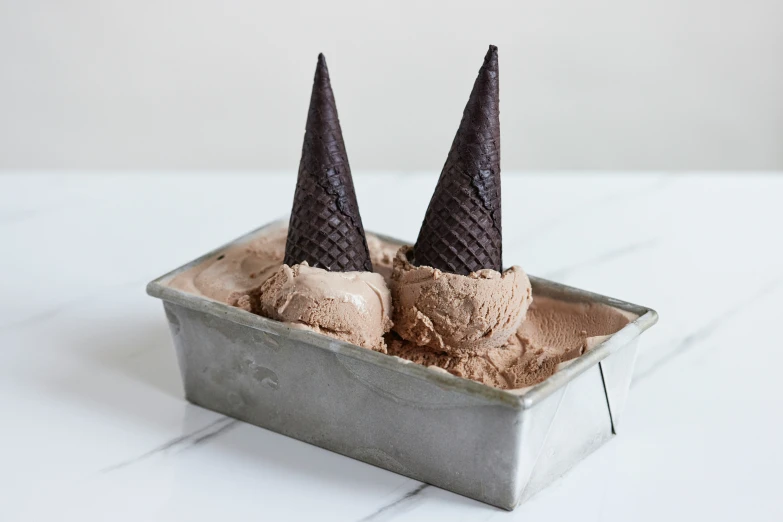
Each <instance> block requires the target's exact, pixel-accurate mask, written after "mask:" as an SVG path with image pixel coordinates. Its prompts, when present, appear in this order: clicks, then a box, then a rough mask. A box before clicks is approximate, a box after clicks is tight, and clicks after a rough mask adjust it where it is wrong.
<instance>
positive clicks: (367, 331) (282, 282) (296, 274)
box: [250, 263, 392, 353]
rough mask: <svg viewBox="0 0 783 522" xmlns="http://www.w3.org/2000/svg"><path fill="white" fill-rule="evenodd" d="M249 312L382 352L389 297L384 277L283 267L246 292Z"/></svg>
mask: <svg viewBox="0 0 783 522" xmlns="http://www.w3.org/2000/svg"><path fill="white" fill-rule="evenodd" d="M250 307H251V311H253V312H256V313H259V314H261V315H264V316H266V317H269V318H271V319H275V320H278V321H282V322H285V323H289V324H291V325H294V326H299V327H305V328H309V329H311V330H314V331H316V332H319V333H323V334H326V335H330V336H332V337H336V338H337V339H341V340H343V341H347V342H349V343H353V344H356V345H359V346H363V347H365V348H369V349H371V350H376V351H380V352H383V353H386V343H385V342H384V339H383V335H384V334H385V333H386V332H388V331H389V329H390V328H391V326H392V321H391V310H392V300H391V294H390V293H389V289H388V288H387V287H386V283H385V281H384V279H383V276H381V275H380V274H376V273H373V272H329V271H327V270H324V269H323V268H315V267H311V266H308V265H307V263H302V264H298V265H294V266H288V265H282V266H281V267H280V268H279V269H278V270H277V271H276V272H275V273H274V274H273V275H272V276H271V277H270V278H269V279H267V280H266V281H265V282H264V284H263V285H261V288H259V289H258V290H257V291H256V292H254V293H253V294H251V296H250Z"/></svg>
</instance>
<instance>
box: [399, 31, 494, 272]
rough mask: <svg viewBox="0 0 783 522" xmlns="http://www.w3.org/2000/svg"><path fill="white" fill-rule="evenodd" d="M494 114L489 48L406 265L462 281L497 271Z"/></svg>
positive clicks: (492, 78) (491, 49) (492, 70)
mask: <svg viewBox="0 0 783 522" xmlns="http://www.w3.org/2000/svg"><path fill="white" fill-rule="evenodd" d="M500 213H501V205H500V111H499V78H498V52H497V47H495V46H494V45H493V46H490V48H489V51H488V52H487V55H486V56H485V57H484V64H483V65H482V66H481V69H480V70H479V74H478V77H477V78H476V82H475V83H474V84H473V90H472V91H471V93H470V98H469V99H468V103H467V105H466V106H465V111H464V112H463V115H462V121H461V122H460V125H459V129H458V130H457V134H456V136H454V142H453V143H452V144H451V150H450V151H449V155H448V158H447V159H446V163H445V165H444V166H443V170H442V171H441V174H440V178H439V179H438V185H437V186H436V187H435V192H434V193H433V195H432V199H431V200H430V204H429V207H428V208H427V213H426V214H425V216H424V222H423V223H422V225H421V229H420V230H419V237H418V239H417V240H416V245H415V247H414V252H413V259H412V261H413V262H414V263H415V264H416V265H426V266H431V267H433V268H437V269H439V270H442V271H444V272H450V273H454V274H462V275H467V274H470V273H471V272H475V271H477V270H481V269H485V268H490V269H493V270H497V271H501V269H502V262H503V236H502V227H501V219H500Z"/></svg>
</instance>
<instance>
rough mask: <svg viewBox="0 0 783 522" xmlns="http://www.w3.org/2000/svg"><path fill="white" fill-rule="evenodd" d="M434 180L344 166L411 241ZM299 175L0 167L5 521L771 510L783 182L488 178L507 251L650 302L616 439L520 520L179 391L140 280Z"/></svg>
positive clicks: (246, 222)
mask: <svg viewBox="0 0 783 522" xmlns="http://www.w3.org/2000/svg"><path fill="white" fill-rule="evenodd" d="M436 177H437V176H436V175H435V174H392V173H388V174H368V175H357V176H356V189H357V193H358V197H359V203H360V207H361V210H362V214H363V219H364V223H365V227H366V228H367V229H368V230H372V231H378V232H383V233H388V234H391V235H395V236H398V237H401V238H409V239H413V238H415V235H416V232H417V230H418V225H419V224H420V222H421V218H422V216H423V213H424V210H425V208H426V204H427V201H428V199H429V195H430V193H431V190H432V188H433V187H434V185H435V181H436ZM293 189H294V177H293V175H291V174H289V175H259V174H223V175H215V174H212V175H208V174H186V173H180V174H164V173H144V174H135V173H126V174H111V173H102V174H76V173H70V174H68V173H63V174H41V173H39V174H21V173H6V174H3V175H0V244H2V248H0V414H1V415H2V417H1V418H2V419H3V420H2V429H0V469H1V470H2V472H0V520H3V521H5V520H49V519H57V520H71V519H73V520H126V519H127V520H183V521H184V520H187V521H192V520H215V519H218V518H219V519H220V520H251V519H252V520H313V519H317V520H323V521H329V520H336V521H349V522H353V521H356V522H358V521H361V520H365V521H366V520H373V521H382V520H427V521H431V520H440V519H449V520H450V521H460V520H477V521H483V520H497V521H502V520H542V519H543V520H566V519H570V520H574V519H577V518H578V520H580V521H582V522H587V521H593V520H595V521H598V520H601V521H627V520H635V521H643V520H651V521H653V520H655V521H658V520H662V519H667V520H690V519H694V520H702V519H708V520H736V519H742V520H781V519H783V507H781V504H780V502H779V501H778V500H777V498H778V493H779V491H778V490H779V489H780V488H779V486H780V470H781V469H783V450H781V447H783V445H781V441H782V440H783V416H782V415H781V412H783V379H781V377H780V374H779V368H780V367H781V365H782V364H783V350H781V346H783V342H782V341H781V339H780V336H779V335H778V332H777V326H778V323H779V321H780V316H781V311H783V307H781V305H780V303H781V300H783V270H782V268H783V239H781V237H782V236H781V232H780V227H781V225H783V205H781V201H783V176H774V175H753V174H742V173H737V174H734V175H727V174H723V175H710V174H693V175H668V174H663V173H662V174H640V175H598V174H594V175H589V174H579V175H564V174H547V175H543V174H542V175H524V176H521V175H520V176H516V175H513V174H505V177H504V186H503V192H504V216H503V219H504V236H505V245H504V246H505V260H506V264H510V263H518V264H520V265H522V266H523V267H524V268H525V269H526V270H527V271H528V272H530V273H532V274H536V275H541V276H545V277H549V278H552V279H555V280H558V281H561V282H564V283H567V284H570V285H574V286H579V287H583V288H586V289H589V290H594V291H597V292H600V293H603V294H607V295H610V296H614V297H618V298H621V299H624V300H627V301H631V302H635V303H639V304H643V305H647V306H651V307H653V308H655V309H657V310H658V312H659V313H660V316H661V319H660V322H659V324H658V325H657V326H655V327H654V328H653V329H652V330H651V331H650V332H648V333H647V334H645V336H644V338H643V345H642V351H641V353H640V356H639V360H638V364H637V371H636V375H635V380H634V383H633V387H632V391H631V394H630V398H629V403H628V407H627V411H626V415H625V417H624V419H623V425H622V430H621V433H620V436H619V437H617V438H615V439H614V440H613V441H612V442H610V443H609V444H608V445H606V446H604V447H603V448H601V449H600V450H599V451H597V452H596V453H595V454H593V455H592V456H590V457H589V458H588V459H586V460H585V461H584V462H582V463H581V464H580V465H579V466H577V467H576V468H575V469H573V470H572V471H571V472H569V473H568V474H567V475H566V476H564V477H563V478H562V479H560V480H559V481H558V482H556V483H555V484H554V485H552V486H551V487H549V488H547V489H546V490H545V491H543V492H541V493H540V494H538V495H537V496H536V497H534V498H533V499H532V500H530V501H529V502H528V503H526V504H524V505H522V506H521V507H519V508H517V510H516V511H514V512H513V513H507V512H504V511H501V510H498V509H496V508H492V507H489V506H486V505H483V504H481V503H478V502H475V501H472V500H469V499H466V498H463V497H460V496H458V495H455V494H452V493H449V492H446V491H443V490H441V489H438V488H435V487H431V486H425V485H423V484H421V483H419V482H417V481H414V480H411V479H407V478H405V477H401V476H399V475H396V474H394V473H390V472H388V471H384V470H381V469H378V468H375V467H372V466H369V465H366V464H363V463H361V462H358V461H354V460H351V459H348V458H345V457H342V456H340V455H336V454H333V453H330V452H328V451H325V450H322V449H320V448H316V447H314V446H310V445H308V444H304V443H301V442H298V441H296V440H292V439H289V438H287V437H283V436H280V435H277V434H275V433H272V432H269V431H266V430H263V429H260V428H257V427H254V426H250V425H247V424H244V423H241V422H238V421H234V420H232V419H229V418H226V417H223V416H221V415H218V414H215V413H212V412H210V411H207V410H203V409H201V408H198V407H196V406H192V405H189V404H188V403H187V402H185V401H184V399H183V394H182V388H181V383H180V377H179V371H178V369H177V365H176V360H175V356H174V350H173V349H172V347H171V343H170V340H169V333H168V329H167V327H166V323H165V319H164V316H163V314H162V313H161V312H162V311H161V306H160V303H159V302H157V301H156V300H154V299H151V298H149V297H148V296H146V294H145V293H144V286H145V284H146V282H147V281H149V280H151V279H153V278H154V277H156V276H158V275H160V274H161V273H163V272H165V271H168V270H169V269H171V268H174V267H176V266H179V265H180V264H182V263H184V262H186V261H188V260H190V259H192V258H194V257H196V256H198V255H200V254H202V253H203V252H205V251H207V250H208V249H211V248H213V247H215V246H217V245H219V244H221V243H223V242H226V241H228V240H230V239H232V238H234V237H236V236H238V235H240V234H242V233H244V232H245V231H247V230H249V229H251V228H255V227H256V226H258V225H260V224H263V223H265V222H267V221H270V220H272V219H275V218H277V217H280V216H281V215H284V214H285V213H286V212H287V211H288V210H289V205H290V201H291V199H292V196H293ZM400 209H402V210H400Z"/></svg>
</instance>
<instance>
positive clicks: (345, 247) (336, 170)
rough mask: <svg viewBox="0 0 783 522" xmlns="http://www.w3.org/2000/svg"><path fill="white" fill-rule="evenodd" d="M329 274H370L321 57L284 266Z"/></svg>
mask: <svg viewBox="0 0 783 522" xmlns="http://www.w3.org/2000/svg"><path fill="white" fill-rule="evenodd" d="M302 262H307V263H309V264H310V266H313V267H318V268H326V269H327V270H333V271H339V272H347V271H368V272H369V271H371V270H372V263H371V262H370V254H369V251H368V249H367V239H366V238H365V236H364V226H363V225H362V218H361V216H360V215H359V205H358V203H357V202H356V193H355V191H354V187H353V179H352V178H351V167H350V166H349V164H348V154H347V152H346V150H345V143H344V142H343V133H342V129H341V128H340V120H339V118H338V117H337V105H336V103H335V101H334V94H333V93H332V85H331V82H330V79H329V70H328V69H327V67H326V59H325V58H324V56H323V55H322V54H321V55H319V56H318V65H317V67H316V71H315V78H314V80H313V92H312V96H311V98H310V108H309V110H308V112H307V125H306V127H305V137H304V144H303V145H302V159H301V162H300V164H299V174H298V177H297V181H296V191H295V193H294V203H293V206H292V210H291V220H290V223H289V228H288V241H287V242H286V252H285V263H286V264H287V265H289V266H293V265H296V264H299V263H302Z"/></svg>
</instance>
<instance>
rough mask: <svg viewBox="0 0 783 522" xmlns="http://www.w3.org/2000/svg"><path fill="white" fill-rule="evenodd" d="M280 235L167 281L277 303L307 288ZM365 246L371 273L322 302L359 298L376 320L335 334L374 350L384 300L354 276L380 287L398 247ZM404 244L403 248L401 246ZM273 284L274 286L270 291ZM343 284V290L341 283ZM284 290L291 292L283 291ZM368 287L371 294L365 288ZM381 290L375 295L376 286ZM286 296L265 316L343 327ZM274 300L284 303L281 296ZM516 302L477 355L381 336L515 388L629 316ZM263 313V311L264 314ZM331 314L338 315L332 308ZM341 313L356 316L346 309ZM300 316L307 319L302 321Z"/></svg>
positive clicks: (422, 358) (417, 356) (418, 359)
mask: <svg viewBox="0 0 783 522" xmlns="http://www.w3.org/2000/svg"><path fill="white" fill-rule="evenodd" d="M286 234H287V229H286V227H284V226H280V227H276V228H271V229H266V230H265V231H263V232H261V233H259V234H257V235H255V236H253V237H250V238H249V239H248V240H247V241H245V242H243V243H241V244H238V245H232V246H229V247H228V248H225V249H223V250H222V251H221V252H219V253H217V254H215V255H214V256H212V257H210V258H209V259H206V260H204V261H202V262H201V263H200V264H198V265H196V266H195V267H192V268H190V269H188V270H186V271H184V272H181V273H179V274H177V275H176V276H175V277H174V278H173V279H172V280H171V281H170V282H169V283H168V285H169V286H170V287H172V288H177V289H179V290H183V291H185V292H190V293H193V294H196V295H201V296H203V297H206V298H209V299H214V300H216V301H220V302H223V303H227V304H230V305H233V306H239V307H241V308H244V309H246V310H248V311H251V312H254V313H260V312H261V309H260V307H261V306H263V305H262V301H263V302H266V303H270V304H272V302H273V298H272V296H277V298H274V301H275V302H279V298H280V296H281V294H284V295H291V294H296V293H297V292H298V291H300V289H301V288H307V287H309V285H310V283H305V284H303V285H300V284H299V281H296V280H297V279H300V278H297V277H294V278H293V281H288V275H287V272H288V270H290V271H291V272H293V271H294V268H290V267H286V265H283V252H284V251H285V241H286ZM367 244H368V246H369V249H370V259H371V261H372V264H373V267H374V268H375V270H376V273H375V274H372V273H366V272H359V273H358V274H361V276H360V277H359V279H360V280H357V281H352V282H351V281H348V289H349V290H350V291H348V292H346V294H343V295H342V296H337V297H336V301H337V302H333V303H331V304H329V305H328V306H329V307H330V308H331V309H334V310H336V309H338V308H339V307H340V305H341V303H345V302H346V301H347V300H352V301H354V302H359V301H361V300H364V301H365V302H366V303H368V304H369V306H368V310H374V312H373V313H372V314H371V315H372V317H375V318H376V319H375V320H373V323H372V324H373V326H371V327H364V328H362V329H361V331H362V332H364V333H363V334H362V335H359V336H356V337H355V338H356V339H357V340H361V339H362V338H363V339H366V340H367V341H368V342H367V343H366V344H365V343H362V342H357V341H355V340H352V339H348V338H346V337H340V338H342V339H344V340H347V341H349V342H353V343H354V344H358V345H360V346H365V347H367V348H371V349H376V350H377V349H378V347H379V346H380V344H379V343H378V342H377V341H376V342H373V339H374V338H375V335H376V333H377V332H378V331H379V329H381V327H380V326H379V325H381V324H383V323H385V321H384V320H383V319H382V318H381V312H380V306H381V305H383V306H384V307H385V306H386V303H388V301H387V300H386V299H384V298H382V297H379V296H378V294H374V290H372V289H371V288H370V287H369V285H367V284H366V283H365V281H363V280H361V279H363V278H365V277H367V276H375V279H374V280H373V279H369V280H368V281H369V282H370V283H371V284H373V285H374V286H376V283H377V287H380V282H381V281H382V280H383V279H382V277H381V275H383V274H384V273H389V266H390V260H391V252H399V251H400V245H399V244H397V243H392V242H388V241H384V240H382V239H380V238H378V237H377V236H374V235H372V234H367ZM406 250H407V249H406V248H404V247H403V249H402V251H403V252H404V251H406ZM395 257H397V255H395ZM296 266H299V267H300V268H299V271H300V274H301V267H303V266H304V265H296ZM308 268H309V269H310V270H313V271H314V270H316V269H313V268H310V267H308ZM305 271H307V270H305ZM507 272H508V271H507ZM281 273H282V275H281ZM323 273H324V274H326V276H327V277H332V276H336V277H346V276H347V277H349V278H350V277H351V274H352V273H351V272H342V273H341V272H337V273H330V272H326V271H323ZM521 276H522V273H521V271H520V273H517V275H516V278H517V280H516V281H517V284H518V285H519V283H520V278H521ZM506 277H509V276H506ZM448 279H449V278H448V277H446V278H444V281H448ZM273 280H274V282H273ZM281 281H288V284H289V287H288V288H289V289H288V290H287V291H285V292H281V290H282V287H283V286H284V284H280V283H281ZM523 281H524V282H523V283H522V284H521V285H519V288H521V289H523V290H524V291H523V292H522V295H523V296H527V293H526V292H527V290H526V289H527V288H529V286H527V285H528V283H527V276H525V277H524V280H523ZM266 282H268V283H269V284H268V285H267V286H268V287H269V289H270V290H271V291H270V293H269V294H268V295H269V296H270V297H268V298H266V299H262V298H261V297H260V296H261V295H264V292H261V288H262V287H263V286H264V283H266ZM321 282H323V283H325V284H326V285H327V286H331V282H328V281H326V280H324V279H322V280H321ZM341 282H342V281H341ZM485 282H488V283H493V284H499V283H500V282H499V281H497V280H496V279H489V280H487V281H485ZM278 286H279V289H274V290H273V289H272V288H273V287H274V288H277V287H278ZM343 288H344V289H345V287H343ZM291 289H294V290H293V291H291ZM334 290H335V289H334V288H330V290H329V291H328V292H329V293H332V295H335V294H334V293H333V292H334ZM368 290H370V292H373V293H372V294H371V293H368ZM317 293H318V292H316V294H317ZM381 294H383V292H382V291H381ZM323 295H326V294H323ZM516 295H519V294H516ZM310 299H312V300H310ZM326 299H328V298H326V297H325V298H324V300H322V301H321V302H322V303H323V302H324V301H325V300H326ZM308 300H310V301H308ZM294 301H295V299H294V298H292V304H291V305H289V306H290V307H292V308H291V309H290V310H289V307H286V308H284V309H283V312H282V313H280V315H278V316H277V317H273V318H274V319H277V320H282V321H284V322H286V323H287V324H290V325H291V326H294V327H298V328H311V329H313V330H316V331H320V332H321V333H327V334H329V335H333V336H335V337H339V335H335V333H334V331H330V330H329V329H330V328H331V326H329V325H334V324H336V325H338V326H337V328H335V330H341V329H343V328H342V326H340V324H341V322H340V320H339V319H335V318H334V317H327V315H324V314H322V313H317V314H316V313H314V312H313V311H310V310H308V309H307V306H304V304H305V303H308V302H311V303H313V304H314V303H315V302H316V300H315V298H312V297H307V295H306V294H304V293H302V295H300V296H298V297H297V298H296V301H298V302H299V304H297V305H294V304H293V302H294ZM282 302H283V303H285V299H283V301H282ZM523 302H526V303H527V304H528V305H529V306H527V305H523V306H525V307H526V314H525V319H524V320H523V321H522V322H521V324H520V325H519V326H518V327H517V328H515V329H514V330H513V331H512V333H511V334H510V335H509V336H508V337H507V338H506V342H505V343H502V344H501V345H500V346H494V347H487V346H486V345H484V349H483V350H479V352H480V353H478V354H476V350H471V349H468V350H466V351H459V350H457V351H454V350H452V351H450V352H449V351H445V350H439V349H434V348H432V347H430V346H419V345H416V344H415V343H413V342H410V341H405V340H403V339H402V338H401V337H400V336H399V334H397V333H395V331H396V330H397V329H398V325H397V324H394V325H393V326H392V330H391V331H389V332H388V333H387V334H386V335H384V339H385V342H386V346H387V349H388V354H389V355H395V356H397V357H401V358H403V359H406V360H409V361H412V362H414V363H418V364H422V365H424V366H431V367H434V368H440V369H443V370H444V371H448V372H449V373H452V374H454V375H457V376H460V377H464V378H466V379H472V380H474V381H478V382H481V383H484V384H487V385H489V386H494V387H496V388H502V389H518V388H524V387H527V386H531V385H533V384H536V383H538V382H541V381H542V380H544V379H546V378H547V377H549V376H550V375H552V374H553V373H554V372H555V371H557V368H558V365H559V364H561V363H563V362H566V361H568V360H571V359H573V358H576V357H578V356H580V355H582V354H583V353H584V352H585V351H586V350H589V349H590V348H591V347H592V346H595V345H596V344H599V343H600V342H601V341H602V340H603V339H604V338H605V336H607V335H611V334H613V333H615V332H617V331H618V330H620V329H621V328H622V327H623V326H625V325H626V324H628V323H629V322H630V321H631V320H633V319H635V317H633V316H632V315H630V314H628V313H627V312H624V311H621V310H618V309H616V308H612V307H609V306H605V305H601V304H595V303H592V304H590V303H571V302H566V301H559V300H556V299H551V298H548V297H543V296H533V300H532V303H530V302H529V300H528V298H527V297H523ZM376 303H377V304H376ZM395 305H396V306H395ZM391 306H392V307H393V308H395V309H396V308H400V305H399V304H396V303H394V300H392V305H391ZM357 309H358V308H357ZM294 310H300V311H303V312H304V313H303V314H302V315H299V313H298V312H297V313H294ZM269 313H270V315H271V313H272V312H269ZM384 313H388V308H384ZM337 315H338V316H339V313H338V314H337ZM348 315H351V316H352V317H357V316H356V315H352V314H351V313H349V314H348ZM297 316H298V317H297ZM300 317H301V318H302V320H301V321H300ZM342 317H344V318H345V317H346V314H343V315H342ZM305 321H309V322H310V323H313V324H311V325H308V324H306V322H305ZM321 324H325V325H326V327H325V328H324V327H323V326H320V325H321ZM384 328H385V327H384ZM319 329H320V330H319ZM341 335H345V334H344V333H343V334H341ZM491 337H494V336H491ZM380 351H383V349H380Z"/></svg>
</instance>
